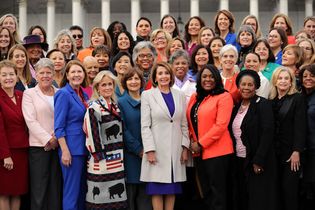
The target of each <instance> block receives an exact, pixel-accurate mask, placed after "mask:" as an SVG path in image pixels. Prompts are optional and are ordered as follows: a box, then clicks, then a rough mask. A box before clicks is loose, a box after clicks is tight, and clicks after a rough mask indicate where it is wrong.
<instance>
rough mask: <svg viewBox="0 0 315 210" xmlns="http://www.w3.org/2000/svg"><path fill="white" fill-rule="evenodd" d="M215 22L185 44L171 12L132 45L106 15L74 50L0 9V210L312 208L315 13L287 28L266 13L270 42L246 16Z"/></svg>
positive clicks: (140, 30)
mask: <svg viewBox="0 0 315 210" xmlns="http://www.w3.org/2000/svg"><path fill="white" fill-rule="evenodd" d="M214 21H215V24H214V30H213V29H212V28H211V27H208V26H206V25H205V22H204V21H203V20H202V19H201V18H200V17H198V16H194V17H191V18H190V19H189V20H188V22H187V24H186V25H185V34H184V40H183V39H181V38H180V34H179V30H178V27H177V24H176V20H175V19H174V17H172V16H171V15H166V16H164V17H163V18H162V20H161V23H160V28H159V29H156V30H154V31H152V32H151V30H152V24H151V21H150V20H149V19H148V18H146V17H141V18H140V19H139V20H138V22H137V25H136V31H137V37H136V40H133V37H132V36H131V34H130V33H129V32H128V31H127V30H126V27H125V25H124V24H123V23H121V22H118V21H115V22H113V23H112V24H111V25H110V26H109V27H108V29H107V30H105V29H103V28H101V27H95V28H93V29H92V30H91V32H90V35H89V36H90V46H89V47H87V48H84V49H82V47H81V46H80V48H79V49H78V48H77V47H76V41H75V39H76V38H77V37H78V35H75V36H73V35H72V34H71V31H69V30H61V31H60V32H59V33H58V35H57V36H56V39H55V42H54V46H53V47H52V49H51V50H50V51H48V44H47V42H46V33H45V30H44V28H43V27H41V26H32V27H31V28H30V30H29V35H28V36H26V37H24V39H23V43H21V41H20V38H19V33H18V28H17V19H16V18H15V17H14V16H13V15H11V14H8V15H5V16H3V17H1V18H0V49H1V57H0V60H2V61H1V62H0V84H1V88H0V97H1V100H0V130H1V132H0V161H1V165H0V209H11V210H18V209H20V207H21V208H22V209H32V210H37V209H38V210H45V209H47V210H48V209H54V210H56V209H57V210H58V209H64V210H73V209H78V210H79V209H130V210H135V209H138V210H148V209H154V210H163V209H164V210H172V209H174V208H175V209H191V208H196V209H218V210H219V209H220V210H223V209H224V210H225V209H233V210H234V209H235V210H238V209H240V210H246V209H248V210H257V209H270V210H273V209H275V210H278V209H281V210H298V209H307V208H309V207H311V206H312V203H309V202H314V200H315V199H314V197H315V170H314V163H315V152H314V150H315V141H314V136H315V135H314V131H313V130H314V129H313V125H314V123H315V122H314V103H315V101H314V90H315V79H314V78H315V64H314V60H315V57H314V56H315V53H314V52H315V44H314V37H315V32H314V30H312V28H314V26H315V18H314V17H309V18H306V19H305V21H304V30H302V31H299V32H298V33H297V34H296V36H293V30H292V24H291V21H290V19H289V17H288V16H286V15H284V14H276V15H275V16H274V17H273V19H272V21H271V23H270V30H269V33H268V35H267V36H266V37H267V39H265V38H263V35H262V33H261V29H260V27H259V22H258V20H257V18H256V17H255V16H252V15H249V16H247V17H245V18H244V20H243V21H242V25H241V27H240V29H239V32H238V34H236V33H235V29H234V22H235V20H234V17H233V14H232V13H231V12H230V11H228V10H220V11H218V13H217V15H216V16H215V18H214ZM82 35H83V34H82ZM82 35H81V38H82ZM301 186H302V187H301ZM27 193H28V194H29V195H28V196H26V197H22V200H21V198H20V196H21V195H24V194H27ZM175 200H177V202H176V205H175ZM29 203H30V204H29Z"/></svg>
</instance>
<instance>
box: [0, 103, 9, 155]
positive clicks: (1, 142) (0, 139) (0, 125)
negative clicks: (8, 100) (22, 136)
mask: <svg viewBox="0 0 315 210" xmlns="http://www.w3.org/2000/svg"><path fill="white" fill-rule="evenodd" d="M8 157H11V153H10V146H9V142H8V138H7V136H6V132H5V128H4V119H3V114H2V110H1V109H0V160H3V159H4V158H8Z"/></svg>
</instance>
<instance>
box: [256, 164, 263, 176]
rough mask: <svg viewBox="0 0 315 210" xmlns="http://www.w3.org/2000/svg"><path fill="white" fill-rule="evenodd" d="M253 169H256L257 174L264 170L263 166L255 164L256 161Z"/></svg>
mask: <svg viewBox="0 0 315 210" xmlns="http://www.w3.org/2000/svg"><path fill="white" fill-rule="evenodd" d="M253 169H254V173H255V174H261V173H262V172H264V169H263V167H261V166H259V165H257V164H255V163H254V164H253Z"/></svg>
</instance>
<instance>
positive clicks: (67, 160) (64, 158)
mask: <svg viewBox="0 0 315 210" xmlns="http://www.w3.org/2000/svg"><path fill="white" fill-rule="evenodd" d="M61 153H62V154H61V162H62V164H63V165H64V166H66V167H69V166H70V165H71V161H72V157H71V154H70V151H69V150H68V149H67V150H62V152H61Z"/></svg>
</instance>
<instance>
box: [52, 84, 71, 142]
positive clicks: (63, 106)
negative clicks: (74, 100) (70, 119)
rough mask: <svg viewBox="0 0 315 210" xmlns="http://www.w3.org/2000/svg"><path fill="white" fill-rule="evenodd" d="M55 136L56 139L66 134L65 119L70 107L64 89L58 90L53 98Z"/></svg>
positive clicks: (67, 95) (68, 97) (68, 98)
mask: <svg viewBox="0 0 315 210" xmlns="http://www.w3.org/2000/svg"><path fill="white" fill-rule="evenodd" d="M54 106H55V111H54V118H55V121H54V122H55V125H54V127H55V136H56V138H57V139H59V138H61V137H65V136H66V120H67V115H68V112H69V109H70V96H69V94H67V93H66V92H65V91H64V90H59V91H57V93H56V94H55V98H54Z"/></svg>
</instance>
